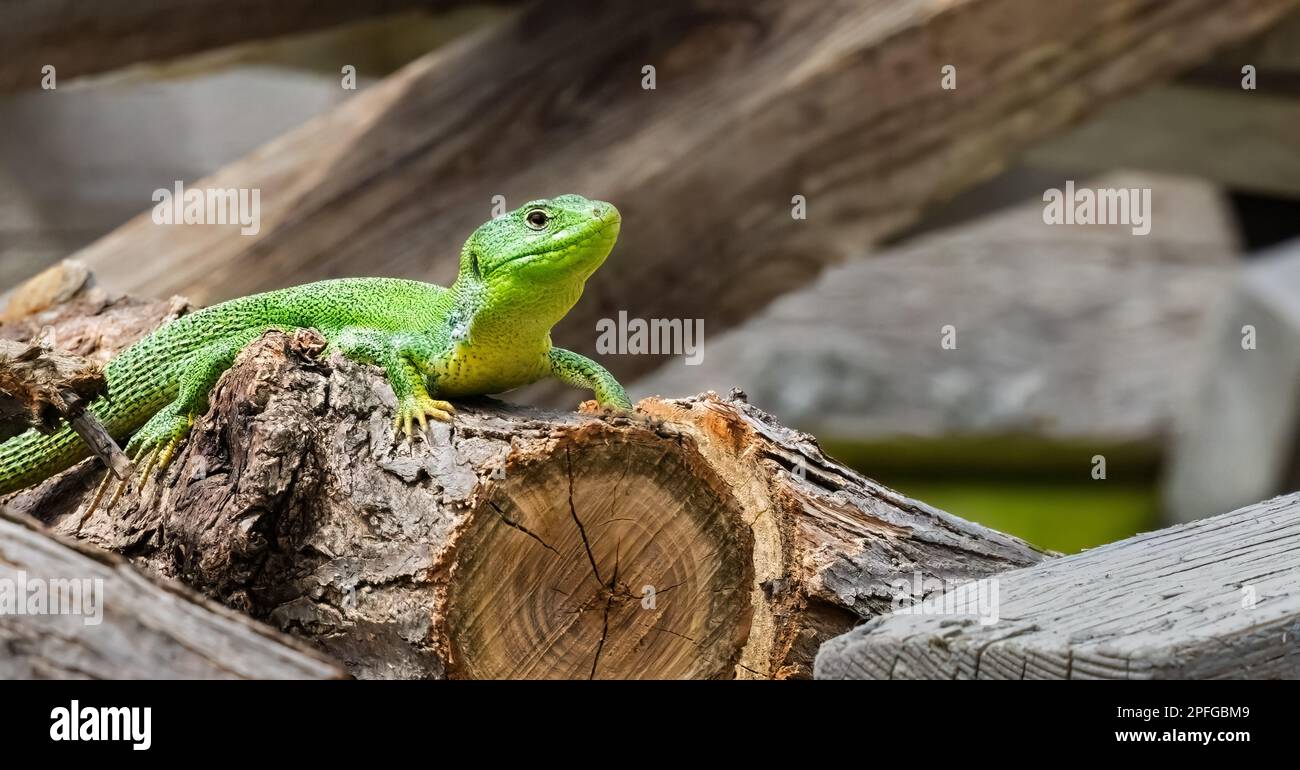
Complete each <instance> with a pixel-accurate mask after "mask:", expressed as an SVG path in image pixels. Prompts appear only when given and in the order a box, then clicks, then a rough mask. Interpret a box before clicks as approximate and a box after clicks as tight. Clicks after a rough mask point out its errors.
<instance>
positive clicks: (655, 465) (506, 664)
mask: <svg viewBox="0 0 1300 770" xmlns="http://www.w3.org/2000/svg"><path fill="white" fill-rule="evenodd" d="M600 433H601V431H592V430H588V431H579V432H577V433H575V434H573V435H572V436H569V437H567V438H566V439H565V440H564V441H562V442H561V445H559V446H556V447H554V451H552V452H551V453H550V454H548V455H547V456H530V457H513V458H512V462H510V463H509V464H508V465H507V466H506V468H505V469H504V476H505V479H504V480H503V481H501V482H500V483H496V484H493V485H492V486H491V487H490V489H488V490H486V492H485V494H484V500H483V502H482V503H481V504H480V505H479V507H478V509H477V510H476V511H475V514H474V516H473V517H472V518H473V521H472V523H470V524H469V525H468V526H467V527H466V528H465V529H466V531H465V533H464V534H463V535H462V536H461V537H460V539H459V540H458V542H457V543H456V546H455V549H454V551H455V562H456V564H455V567H454V571H453V574H452V577H451V580H450V585H449V586H448V589H447V599H446V619H447V623H446V625H447V629H448V630H447V634H446V638H447V640H448V647H449V655H448V658H449V661H450V665H451V669H450V670H451V673H452V674H453V675H456V676H466V677H475V678H480V677H483V678H561V679H570V678H612V679H625V678H638V677H647V676H652V677H666V678H702V677H704V678H715V677H720V676H726V675H730V673H731V672H732V671H733V670H734V668H735V664H736V661H737V660H738V659H739V656H740V651H741V648H742V647H743V645H744V642H745V640H746V638H747V636H748V624H749V615H750V612H749V589H748V586H749V585H750V584H751V582H752V574H753V570H752V566H751V562H750V553H751V551H752V537H751V536H750V534H749V529H748V527H747V526H746V525H745V522H744V520H743V510H742V509H741V507H740V505H739V504H738V503H737V502H736V501H735V499H734V498H733V497H732V496H731V495H730V493H729V492H728V491H727V489H726V488H725V487H724V486H723V485H722V484H721V482H720V481H719V480H718V479H717V477H716V474H714V473H713V472H712V471H711V470H710V469H709V467H708V466H707V465H705V464H704V463H703V462H702V461H701V459H700V457H699V455H698V454H697V453H693V452H690V451H689V450H687V449H685V448H683V447H682V446H680V445H676V444H673V443H671V442H664V441H662V440H657V441H649V440H646V437H644V436H639V435H628V436H623V437H617V436H603V437H602V436H600V435H599V434H600ZM584 434H585V435H584ZM491 475H492V474H489V478H490V477H491Z"/></svg>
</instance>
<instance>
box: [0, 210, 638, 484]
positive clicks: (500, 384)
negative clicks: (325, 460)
mask: <svg viewBox="0 0 1300 770" xmlns="http://www.w3.org/2000/svg"><path fill="white" fill-rule="evenodd" d="M620 221H621V220H620V218H619V214H618V210H617V209H615V208H614V207H613V206H611V205H610V204H608V203H604V202H602V201H592V200H588V199H586V198H583V197H582V196H579V195H563V196H560V197H558V198H552V199H550V200H539V201H533V202H531V203H528V204H526V205H524V206H522V207H520V208H518V209H516V210H515V211H512V212H510V213H509V214H506V215H504V216H501V217H497V218H495V219H492V220H490V221H488V222H486V223H484V224H483V225H482V226H480V227H479V228H478V229H477V230H475V231H474V234H473V235H471V236H470V238H469V240H468V241H466V243H465V247H464V248H463V249H462V250H461V257H460V272H459V274H458V276H457V278H456V282H455V283H454V284H452V286H451V288H450V289H446V288H443V287H441V286H435V285H433V284H428V283H421V282H419V281H407V280H399V279H394V278H345V279H339V280H333V281H320V282H318V283H311V284H306V285H303V286H295V287H292V288H288V289H281V290H278V291H270V292H266V293H263V294H255V295H253V296H250V297H242V298H240V299H234V300H230V301H228V302H223V303H221V304H219V305H213V306H212V307H209V308H206V309H204V310H200V311H199V312H197V313H193V314H191V315H187V316H183V317H181V318H178V319H176V320H175V321H172V322H171V323H168V324H166V325H164V326H162V327H161V328H159V329H158V330H157V331H155V332H154V333H153V334H150V335H149V336H147V337H145V338H144V339H141V340H139V341H138V342H136V343H135V344H134V345H131V346H130V347H129V348H127V349H126V350H125V351H123V352H122V353H121V354H120V355H118V356H117V357H116V358H114V359H113V360H112V361H110V362H109V364H108V366H107V367H106V371H107V379H108V398H106V399H105V398H101V399H99V400H98V401H96V402H95V403H94V404H92V405H91V410H92V411H93V412H94V413H95V415H96V416H98V417H99V419H100V420H101V421H102V422H103V423H104V425H105V427H106V428H107V429H108V431H109V433H111V434H112V435H113V437H114V438H116V439H117V440H119V441H121V440H122V439H123V438H125V437H126V436H128V435H132V434H134V435H132V438H131V440H130V443H128V444H127V446H126V451H127V454H128V455H130V456H132V458H141V457H148V458H149V459H150V464H149V466H146V468H145V469H144V471H143V472H142V476H144V475H146V474H148V473H149V471H150V469H151V467H156V466H160V467H162V468H166V466H167V464H168V462H169V461H170V459H171V457H172V455H173V454H174V452H175V450H176V448H177V445H178V444H179V443H180V442H181V441H182V440H183V439H184V438H185V436H186V435H187V434H188V433H189V430H190V426H191V425H192V424H193V422H194V420H195V419H196V418H197V417H198V416H200V415H202V414H203V413H204V412H206V411H207V408H208V393H209V391H211V389H212V387H213V386H214V385H215V384H216V382H217V379H218V378H219V377H220V376H221V373H222V372H224V371H225V370H226V369H228V368H229V367H230V365H231V364H232V363H233V362H234V360H235V356H236V355H238V353H239V351H240V350H242V349H243V348H244V347H245V346H246V345H248V344H249V343H250V342H252V341H253V340H255V339H257V338H258V337H259V336H261V335H262V334H263V333H264V332H266V331H268V330H271V329H279V330H292V329H296V328H311V329H315V330H317V331H318V332H320V333H321V334H323V335H324V336H325V338H326V339H327V340H329V343H330V348H331V349H334V350H338V351H339V352H341V353H342V354H343V355H344V356H346V357H347V358H350V359H353V360H355V361H361V362H365V363H371V364H376V365H378V366H380V367H382V368H383V370H384V372H385V373H386V374H387V376H388V382H389V383H390V384H391V385H392V388H393V392H394V394H396V396H397V403H398V408H397V416H396V420H397V424H398V426H399V428H401V429H402V430H403V431H404V432H406V433H407V434H408V435H409V434H411V433H412V432H413V424H418V425H419V427H420V428H421V429H424V428H425V427H426V424H427V423H426V420H427V419H428V418H433V419H437V420H450V419H451V414H452V412H453V411H454V410H453V408H452V405H451V404H449V403H447V402H446V401H443V400H439V398H455V397H458V396H471V395H483V394H488V393H500V392H502V391H506V390H510V389H512V388H517V387H520V386H522V385H527V384H528V383H531V382H536V381H537V380H540V379H543V378H545V377H556V378H558V379H560V380H562V381H564V382H565V383H568V384H569V385H573V386H575V387H579V388H589V389H591V390H593V391H594V392H595V394H596V400H597V401H598V402H599V403H600V405H601V406H604V407H610V408H614V409H619V410H630V409H631V408H632V404H631V402H630V401H628V397H627V393H626V392H624V390H623V386H621V385H619V383H618V381H617V380H616V379H614V377H613V376H612V375H611V374H610V373H609V372H607V371H605V369H604V368H603V367H601V366H600V365H599V364H597V363H596V362H594V361H592V360H591V359H588V358H586V357H584V356H581V355H578V354H577V353H574V352H571V351H568V350H564V349H562V348H557V347H552V345H551V338H550V331H551V327H553V326H554V325H555V324H556V323H557V322H558V321H559V320H560V319H561V318H563V317H564V315H565V314H566V313H568V312H569V309H570V308H572V307H573V306H574V304H575V303H577V301H578V298H579V297H580V296H581V295H582V288H583V285H584V284H585V282H586V280H587V278H588V277H590V276H591V274H592V273H593V272H595V271H596V269H597V268H598V267H600V265H601V264H602V263H603V262H604V261H605V257H606V256H608V254H609V252H610V249H612V248H613V246H614V241H615V240H616V239H617V238H618V231H619V224H620ZM435 397H437V398H435ZM89 454H90V452H89V449H88V448H87V447H86V445H85V444H84V443H83V442H82V441H81V440H80V438H78V437H77V435H76V434H75V433H73V432H72V430H71V429H70V428H67V427H64V428H63V429H61V430H59V431H57V432H56V433H54V434H52V435H48V436H46V435H42V434H40V433H37V432H36V431H34V430H32V431H28V432H27V433H24V434H22V435H20V436H16V437H14V438H12V439H10V440H8V441H6V442H4V443H3V444H0V494H5V493H8V492H12V491H15V490H18V489H22V488H24V487H27V486H30V485H32V484H35V483H37V482H39V481H42V480H44V479H46V478H48V477H50V476H52V475H54V474H55V473H58V472H59V471H61V470H63V469H65V468H68V467H70V466H72V465H73V464H74V463H76V462H78V461H79V460H81V459H83V458H85V457H87V456H89Z"/></svg>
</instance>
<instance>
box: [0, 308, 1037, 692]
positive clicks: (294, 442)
mask: <svg viewBox="0 0 1300 770" xmlns="http://www.w3.org/2000/svg"><path fill="white" fill-rule="evenodd" d="M76 302H77V300H74V305H75V303H76ZM81 307H83V308H84V307H86V306H85V305H82V306H81ZM123 307H124V305H122V304H120V303H108V304H106V305H105V306H104V308H105V309H104V310H103V314H104V315H105V316H106V321H105V322H106V323H111V324H115V325H116V326H118V327H121V326H122V317H121V316H122V314H123V312H124V311H123V310H122V308H123ZM133 307H134V308H136V312H137V313H138V314H140V315H148V314H150V313H153V314H155V315H154V318H155V319H157V318H159V317H160V316H161V312H160V311H162V310H163V309H164V307H163V306H159V305H149V304H135V305H133ZM115 308H116V314H114V309H115ZM59 318H60V319H61V320H59V321H58V323H61V324H69V325H73V324H82V325H83V326H85V325H87V324H90V325H93V323H94V320H93V319H94V317H93V316H92V317H91V318H86V317H84V316H79V315H77V314H76V313H75V311H71V310H69V311H67V312H64V313H63V314H62V315H60V316H59ZM151 326H152V323H149V322H146V321H144V320H138V321H137V323H136V327H137V328H141V329H144V328H149V327H151ZM4 330H5V327H0V332H3V331H4ZM101 339H102V338H101ZM117 339H118V341H119V342H125V340H122V339H121V338H120V337H119V338H117ZM321 343H322V340H320V338H319V337H317V336H316V335H315V334H314V333H312V332H307V331H303V332H299V333H297V334H296V335H293V336H288V335H285V334H281V333H270V334H268V335H266V336H265V337H263V338H262V339H260V340H259V341H258V342H256V343H254V344H253V345H252V346H250V347H249V348H248V349H247V350H245V351H244V352H243V353H242V354H241V355H240V357H239V359H238V361H237V362H236V364H235V366H234V367H233V368H232V369H231V370H230V371H229V372H227V373H226V374H225V375H224V376H223V377H222V379H221V381H220V382H219V384H218V385H217V387H216V389H215V390H214V392H213V396H212V407H211V409H210V411H209V413H208V414H207V415H206V416H204V417H203V418H202V419H200V420H199V421H198V422H197V423H196V425H195V428H194V431H193V433H192V435H191V437H190V439H189V440H188V441H187V442H186V444H185V446H184V448H183V450H182V451H181V452H180V453H179V454H178V456H177V459H176V461H175V463H174V464H173V466H172V468H171V469H170V470H169V472H168V474H167V475H166V476H163V477H156V478H154V479H153V480H151V481H149V482H148V483H147V484H146V485H145V486H144V488H143V490H140V489H137V488H135V486H134V485H133V486H132V487H131V488H130V489H129V490H128V492H127V494H126V495H125V496H124V497H123V498H122V499H121V500H120V501H119V502H118V504H117V505H116V507H115V508H114V509H113V510H111V511H105V510H99V511H97V512H95V513H94V514H93V515H91V516H90V517H89V518H88V519H86V520H85V522H84V525H80V526H79V523H80V522H81V521H82V513H83V511H82V510H80V509H81V507H82V506H83V504H84V503H85V502H86V500H87V498H88V496H89V494H90V491H91V489H92V487H93V486H94V485H95V484H96V483H97V482H98V481H99V479H100V477H101V475H102V473H103V471H102V470H101V469H100V468H99V467H98V466H97V465H96V464H95V463H93V462H87V463H83V464H82V465H80V466H78V467H76V468H73V469H71V470H69V471H67V472H65V473H63V474H61V475H60V476H58V477H55V478H54V479H51V480H49V481H47V482H45V483H44V484H41V485H39V486H37V487H35V488H33V489H30V490H27V491H25V492H22V493H19V494H18V495H16V496H15V497H14V498H12V499H11V501H10V504H11V505H12V506H14V507H15V508H17V509H19V510H23V511H29V512H32V513H33V514H38V515H39V516H40V517H41V518H42V519H43V520H44V521H45V522H47V523H48V524H49V525H50V526H51V527H52V528H53V529H54V530H55V531H58V532H62V533H65V534H69V535H76V536H78V537H80V538H81V539H82V540H84V541H85V542H87V543H91V544H94V545H97V546H100V547H102V548H105V549H107V550H110V551H115V552H118V553H123V554H129V555H130V556H131V558H132V560H133V561H135V562H136V563H137V564H138V565H140V566H142V567H144V568H145V569H147V570H149V571H151V572H153V573H156V574H159V575H162V576H166V577H174V578H178V579H180V580H182V581H184V582H186V583H188V584H189V585H191V586H193V587H195V588H197V589H199V590H200V591H202V592H203V593H205V594H207V595H209V596H212V597H214V598H216V599H218V600H219V601H221V602H223V603H225V604H227V605H230V606H232V607H235V608H238V609H240V610H242V611H244V612H246V613H248V614H249V615H251V616H253V617H254V618H258V619H264V620H266V621H268V622H270V623H272V624H273V625H276V626H279V627H280V628H282V629H286V630H289V631H291V632H293V633H295V634H297V635H299V636H301V637H303V638H305V639H307V640H310V641H311V642H313V643H314V644H316V645H317V646H318V647H319V648H321V649H322V650H324V651H326V652H328V653H330V654H331V655H333V656H335V657H337V658H339V659H340V660H342V661H344V662H345V663H346V665H347V667H348V669H349V671H350V672H351V673H353V674H355V675H357V676H361V677H444V676H446V677H464V678H471V677H473V678H478V677H485V678H486V677H539V678H543V677H544V678H589V677H590V678H614V677H662V678H709V677H714V678H716V677H773V678H786V677H806V676H809V675H810V673H811V663H812V659H813V655H814V654H815V653H816V650H817V646H818V645H819V644H820V643H821V641H823V640H825V639H827V638H829V637H830V636H832V635H834V634H837V633H841V632H843V631H845V630H847V629H849V628H850V627H851V626H852V625H853V624H854V623H856V622H857V621H859V620H860V619H861V618H864V617H870V616H872V615H876V614H879V613H881V612H886V611H888V610H889V609H890V607H891V600H892V591H893V589H892V588H891V586H890V584H891V582H892V581H894V580H895V579H897V578H898V576H900V575H904V576H910V575H911V574H912V573H913V572H917V573H920V574H923V575H925V576H929V577H943V578H950V577H978V576H983V575H987V574H991V573H994V572H999V571H1002V570H1006V569H1010V568H1014V567H1018V566H1023V565H1026V564H1032V563H1035V562H1037V561H1039V560H1040V559H1042V558H1043V554H1042V553H1041V552H1038V551H1036V550H1034V549H1033V548H1031V547H1029V546H1027V545H1026V544H1024V543H1023V542H1021V541H1019V540H1016V539H1015V538H1012V537H1009V536H1006V535H1002V534H999V533H996V532H993V531H990V530H988V529H985V528H983V527H980V526H977V525H974V524H970V523H968V522H964V521H962V520H960V519H957V518H955V517H953V516H951V515H949V514H946V513H943V512H941V511H938V510H935V509H933V508H931V507H929V506H926V505H924V504H923V503H919V502H916V501H913V500H909V499H907V498H905V497H903V496H902V495H899V494H898V493H896V492H894V491H892V490H889V489H887V488H885V487H882V486H880V485H879V484H876V483H875V482H873V481H871V480H869V479H865V478H863V477H861V476H859V475H858V474H856V473H854V472H853V471H852V470H850V469H848V468H846V467H844V466H842V465H840V464H838V463H836V462H835V461H834V460H832V459H830V458H828V457H826V456H825V455H823V454H822V453H821V451H820V450H819V449H818V448H817V444H816V442H815V440H813V439H812V438H811V437H810V436H807V435H804V434H800V433H797V432H795V431H792V430H790V429H788V428H785V427H783V426H781V425H779V424H778V423H777V422H776V421H775V420H773V419H772V418H771V417H770V416H768V415H766V414H764V413H763V412H762V411H760V410H758V409H757V408H755V407H753V406H751V405H749V404H747V403H745V401H744V399H743V398H742V397H740V396H739V395H736V396H733V397H731V398H721V397H718V396H715V395H712V394H705V395H703V396H698V397H695V398H688V399H680V400H660V399H646V400H644V401H642V402H641V403H640V405H639V408H638V411H637V413H636V414H634V415H632V416H611V415H602V414H592V413H579V412H574V411H539V410H533V409H526V408H521V407H514V406H510V405H507V404H504V403H501V402H498V401H493V400H490V399H477V400H469V401H465V402H462V403H461V404H460V405H459V407H460V409H459V412H458V414H457V415H456V418H455V420H454V422H453V423H451V424H444V423H436V424H434V425H433V426H431V428H430V429H429V431H428V433H427V435H426V436H424V437H423V438H420V439H416V440H414V441H399V440H397V439H396V438H395V435H394V428H393V419H392V406H393V396H392V392H391V389H390V388H389V387H388V385H387V384H386V383H385V382H384V380H383V378H382V375H381V373H380V372H379V371H378V370H376V369H373V368H371V367H366V366H361V365H358V364H355V363H352V362H349V361H347V360H345V359H342V358H339V357H337V356H333V357H330V358H327V359H323V358H322V357H321V356H320V351H321V350H322V347H323V346H322V344H321ZM100 352H107V351H100ZM577 398H578V396H577V394H573V399H574V400H575V401H576V400H577Z"/></svg>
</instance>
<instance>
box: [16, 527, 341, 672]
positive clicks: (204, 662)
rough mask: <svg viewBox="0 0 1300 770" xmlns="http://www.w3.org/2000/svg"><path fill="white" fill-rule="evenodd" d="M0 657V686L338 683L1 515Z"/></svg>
mask: <svg viewBox="0 0 1300 770" xmlns="http://www.w3.org/2000/svg"><path fill="white" fill-rule="evenodd" d="M38 596H40V597H42V598H40V600H39V601H40V604H37V601H38V599H37V597H38ZM56 609H57V610H58V611H57V612H55V610H56ZM38 610H39V611H38ZM0 648H3V649H4V650H5V654H3V655H0V679H31V678H41V679H48V678H54V679H65V678H66V679H82V678H95V679H101V678H103V679H107V678H111V679H173V678H176V679H209V678H219V679H228V678H236V679H264V678H265V679H320V678H339V677H342V676H344V673H343V671H342V669H340V668H339V666H338V664H336V663H334V662H333V661H331V660H329V659H327V658H326V657H324V656H323V655H321V654H320V653H317V652H314V651H312V650H310V649H309V648H308V647H307V646H306V645H304V644H302V643H300V642H296V641H294V640H292V639H290V638H289V637H286V636H282V635H280V634H279V633H278V632H276V631H274V630H273V629H271V628H269V627H266V626H263V625H261V624H260V623H257V622H255V621H252V620H249V619H248V618H246V617H244V616H243V615H240V614H238V613H236V612H234V611H232V610H229V609H226V608H225V607H221V606H219V605H217V604H215V603H214V602H211V601H209V600H206V599H203V598H202V597H200V596H199V595H198V594H196V593H194V592H193V591H190V590H189V589H187V588H184V587H183V586H181V585H179V584H176V583H168V582H162V581H154V580H151V579H150V578H148V577H145V576H144V575H143V574H142V573H140V572H139V571H138V570H136V569H135V568H133V567H132V566H131V565H129V564H128V563H127V562H126V560H125V559H123V558H122V557H120V556H115V555H113V554H108V553H105V552H102V551H99V550H98V549H95V548H91V547H88V546H78V545H74V544H72V543H71V542H68V541H63V540H60V539H56V538H55V537H54V536H52V535H51V534H49V533H48V532H46V531H44V530H43V529H42V528H41V527H40V526H39V525H38V524H37V523H36V522H35V520H33V519H31V518H30V517H27V516H21V515H18V514H15V513H12V512H10V511H7V510H5V509H4V508H3V507H0Z"/></svg>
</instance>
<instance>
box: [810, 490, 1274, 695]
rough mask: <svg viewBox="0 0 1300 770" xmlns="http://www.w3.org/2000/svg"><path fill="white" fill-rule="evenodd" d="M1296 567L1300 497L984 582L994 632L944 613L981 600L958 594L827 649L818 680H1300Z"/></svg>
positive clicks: (881, 621) (968, 591) (872, 624)
mask: <svg viewBox="0 0 1300 770" xmlns="http://www.w3.org/2000/svg"><path fill="white" fill-rule="evenodd" d="M1297 570H1300V493H1294V494H1290V495H1286V496H1284V497H1278V498H1275V499H1273V500H1268V501H1266V502H1262V503H1258V504H1256V505H1251V506H1247V507H1245V508H1242V509H1240V510H1237V511H1233V512H1232V513H1226V514H1223V515H1220V516H1215V517H1213V518H1210V519H1203V520H1201V521H1198V522H1194V523H1191V524H1185V525H1182V526H1177V527H1171V528H1170V529H1164V530H1160V531H1158V532H1151V533H1147V534H1144V535H1138V536H1137V537H1133V538H1129V539H1128V540H1122V541H1120V542H1117V543H1111V544H1109V545H1105V546H1102V547H1101V548H1097V549H1095V550H1092V551H1086V552H1084V553H1080V554H1076V555H1073V556H1067V557H1065V558H1062V559H1057V560H1054V561H1049V562H1044V563H1042V564H1038V565H1035V566H1033V567H1028V568H1026V569H1020V570H1015V571H1013V572H1008V573H1006V574H1003V575H998V576H996V577H995V578H992V579H990V581H988V582H987V583H986V585H987V586H990V587H991V586H992V585H993V584H996V591H995V592H993V593H992V596H993V598H994V599H995V601H994V603H993V605H992V606H993V607H994V608H995V609H996V614H997V616H998V617H999V619H998V620H997V622H994V623H987V624H983V623H981V621H980V620H979V619H977V618H976V617H972V616H955V615H953V614H950V613H944V612H935V611H934V610H935V609H939V608H944V609H951V610H956V609H959V608H961V607H962V606H963V605H962V604H961V603H960V602H958V601H957V599H958V597H959V596H960V592H962V591H964V592H965V597H966V598H967V599H970V598H972V597H973V596H974V594H975V593H976V592H975V591H974V589H972V588H971V587H970V585H975V584H969V585H968V587H966V588H964V589H951V590H949V591H948V592H946V593H944V594H943V595H939V596H934V597H931V598H929V599H927V602H926V603H927V604H929V605H930V611H929V612H926V613H918V612H912V613H910V614H895V615H892V616H885V617H880V618H875V619H873V620H870V621H868V622H867V623H865V624H863V625H862V626H860V627H858V628H855V629H854V630H853V631H851V632H849V633H847V634H844V635H843V636H840V637H837V638H835V639H832V640H831V641H829V642H827V643H826V644H825V645H824V646H823V647H822V649H821V652H820V653H818V655H817V664H816V674H817V676H818V677H819V678H825V679H954V678H956V679H1173V678H1177V679H1184V678H1185V679H1221V678H1228V679H1243V678H1244V679H1275V678H1276V679H1295V678H1296V677H1300V637H1298V636H1297V634H1296V627H1297V624H1300V588H1297V584H1296V579H1295V576H1296V574H1297ZM989 593H990V590H986V591H985V596H988V595H989ZM945 603H947V606H946V607H945ZM904 606H906V605H904ZM970 606H971V605H970V604H969V603H967V604H966V608H967V609H969V607H970ZM913 608H914V606H913ZM991 616H992V615H986V617H991Z"/></svg>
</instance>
